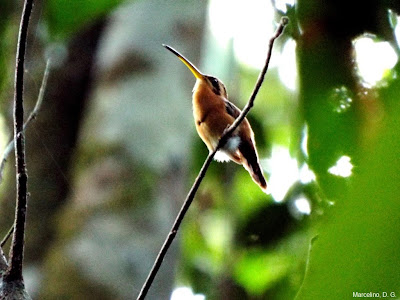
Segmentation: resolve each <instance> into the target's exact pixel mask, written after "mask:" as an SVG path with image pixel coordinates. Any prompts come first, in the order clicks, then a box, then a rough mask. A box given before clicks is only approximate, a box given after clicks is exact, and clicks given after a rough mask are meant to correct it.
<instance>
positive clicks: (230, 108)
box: [224, 100, 241, 119]
mask: <svg viewBox="0 0 400 300" xmlns="http://www.w3.org/2000/svg"><path fill="white" fill-rule="evenodd" d="M224 101H225V109H226V112H227V113H228V114H229V115H231V116H232V117H234V118H235V119H236V118H237V117H239V115H240V113H241V111H240V109H239V108H237V107H236V106H235V104H233V103H231V102H229V101H228V100H224Z"/></svg>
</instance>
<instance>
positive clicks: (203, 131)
mask: <svg viewBox="0 0 400 300" xmlns="http://www.w3.org/2000/svg"><path fill="white" fill-rule="evenodd" d="M163 46H164V47H165V48H166V49H168V50H169V51H171V52H172V53H173V54H175V55H176V56H177V57H178V58H179V59H180V60H181V61H182V62H183V63H184V64H185V65H186V67H188V68H189V70H190V71H191V72H192V73H193V75H194V77H195V78H196V83H195V85H194V87H193V97H192V101H193V116H194V121H195V125H196V130H197V133H198V134H199V136H200V138H201V139H202V140H203V142H204V143H205V144H206V146H207V148H208V150H209V151H210V152H213V151H214V150H215V148H216V147H217V145H218V142H219V139H220V138H221V136H222V134H223V133H224V131H225V130H226V129H227V128H228V127H229V126H230V125H231V124H232V123H233V122H234V121H235V119H236V118H237V117H238V116H239V115H240V113H241V111H240V109H239V108H237V107H236V106H235V105H234V104H233V103H232V102H230V101H229V100H228V94H227V92H226V88H225V85H224V84H223V83H222V81H221V80H219V79H218V78H216V77H214V76H210V75H205V74H203V73H201V72H200V71H199V69H198V68H197V67H196V66H195V65H194V64H192V63H191V62H190V61H189V60H188V59H187V58H185V57H184V56H183V55H182V54H180V53H179V52H178V51H176V50H175V49H174V48H172V47H170V46H168V45H164V44H163ZM214 159H215V160H217V161H219V162H227V161H230V160H232V161H234V162H235V163H237V164H240V165H242V166H243V167H244V168H245V169H246V170H247V171H248V172H249V174H250V176H251V178H252V179H253V181H254V182H255V183H256V184H257V185H258V186H259V187H260V188H261V189H262V190H263V192H266V190H267V182H266V180H265V178H264V175H263V171H262V168H261V165H260V161H259V159H258V154H257V148H256V143H255V139H254V132H253V130H252V129H251V126H250V123H249V121H248V120H247V119H246V118H245V119H244V120H243V121H242V122H241V123H240V125H239V126H238V128H237V129H236V130H235V131H234V132H233V133H232V135H231V137H230V138H229V139H228V140H227V142H226V143H225V145H224V146H222V147H221V148H220V149H219V150H218V151H217V153H216V154H215V156H214Z"/></svg>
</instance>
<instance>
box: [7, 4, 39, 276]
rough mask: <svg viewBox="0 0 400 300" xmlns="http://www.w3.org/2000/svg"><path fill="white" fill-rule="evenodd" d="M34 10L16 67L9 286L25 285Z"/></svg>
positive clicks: (25, 19) (25, 22) (23, 27)
mask: <svg viewBox="0 0 400 300" xmlns="http://www.w3.org/2000/svg"><path fill="white" fill-rule="evenodd" d="M32 7H33V0H25V3H24V8H23V11H22V18H21V23H20V28H19V35H18V44H17V57H16V67H15V86H14V88H15V91H14V143H15V161H16V181H17V184H16V185H17V195H16V207H15V229H14V234H13V240H12V245H11V250H10V258H9V267H8V269H7V271H6V274H5V275H4V281H6V282H12V281H14V282H23V277H22V262H23V256H24V236H25V220H26V206H27V205H26V203H27V179H28V176H27V173H26V165H25V138H24V132H23V129H24V106H23V92H24V68H25V52H26V40H27V36H28V26H29V19H30V15H31V11H32Z"/></svg>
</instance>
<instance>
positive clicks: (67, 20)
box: [46, 0, 124, 39]
mask: <svg viewBox="0 0 400 300" xmlns="http://www.w3.org/2000/svg"><path fill="white" fill-rule="evenodd" d="M123 1H124V0H86V1H82V0H72V1H68V0H49V1H46V16H47V24H48V27H49V32H50V34H51V38H52V39H63V38H68V37H69V36H70V35H71V34H73V33H74V32H76V31H77V30H79V29H80V28H82V27H83V26H84V25H87V24H90V23H92V22H94V21H95V20H96V19H97V18H99V17H101V16H104V15H105V14H107V13H108V12H110V11H111V10H112V9H113V8H115V7H116V6H117V5H119V4H121V3H122V2H123Z"/></svg>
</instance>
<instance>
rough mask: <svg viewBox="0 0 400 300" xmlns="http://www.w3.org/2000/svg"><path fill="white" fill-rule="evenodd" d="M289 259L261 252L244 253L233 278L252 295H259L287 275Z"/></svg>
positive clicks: (280, 255)
mask: <svg viewBox="0 0 400 300" xmlns="http://www.w3.org/2000/svg"><path fill="white" fill-rule="evenodd" d="M290 264H291V262H290V259H289V258H288V257H287V256H285V255H282V254H274V253H268V252H264V251H261V250H254V251H249V252H246V253H245V254H244V255H243V256H242V258H241V259H240V260H239V262H238V263H237V264H236V266H235V270H234V274H233V275H234V278H235V279H236V281H237V282H238V283H239V284H241V285H242V286H243V287H244V288H245V289H246V290H247V291H249V292H250V293H251V294H253V295H261V294H262V293H264V292H265V291H266V290H268V289H269V288H270V287H272V286H273V285H274V284H276V283H277V282H278V281H279V280H281V279H282V278H283V277H284V276H285V275H286V273H287V271H288V269H289V267H290Z"/></svg>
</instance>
